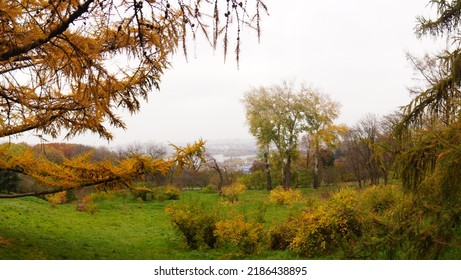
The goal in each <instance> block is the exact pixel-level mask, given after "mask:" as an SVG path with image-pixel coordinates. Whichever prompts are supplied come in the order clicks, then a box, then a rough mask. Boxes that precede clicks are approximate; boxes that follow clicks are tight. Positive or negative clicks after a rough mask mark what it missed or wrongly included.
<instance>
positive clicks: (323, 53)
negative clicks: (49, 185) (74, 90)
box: [25, 0, 435, 146]
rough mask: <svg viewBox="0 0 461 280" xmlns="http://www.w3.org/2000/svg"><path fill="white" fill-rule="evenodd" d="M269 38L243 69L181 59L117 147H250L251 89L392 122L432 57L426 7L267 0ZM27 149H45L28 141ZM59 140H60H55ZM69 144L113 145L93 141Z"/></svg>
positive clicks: (394, 1) (366, 0)
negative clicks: (315, 98) (237, 142)
mask: <svg viewBox="0 0 461 280" xmlns="http://www.w3.org/2000/svg"><path fill="white" fill-rule="evenodd" d="M265 3H266V4H267V6H268V8H269V14H270V15H269V16H267V17H264V18H263V22H262V23H261V24H262V32H263V33H262V37H261V42H260V43H259V44H258V42H257V37H256V34H255V33H251V32H249V33H245V34H244V37H243V38H242V44H243V45H242V52H241V62H240V68H239V69H237V66H236V63H235V60H234V57H233V54H234V52H233V51H232V50H231V51H229V53H230V55H229V57H228V59H227V62H226V63H225V64H224V63H223V55H222V49H218V50H217V51H215V52H213V50H212V49H211V47H208V46H205V44H202V43H201V42H198V43H197V44H196V47H194V44H192V45H191V48H190V50H189V52H190V56H189V61H188V62H186V60H185V58H184V57H183V56H182V55H180V54H179V53H178V55H177V56H176V57H175V58H174V59H173V64H172V68H171V69H169V70H166V71H165V75H164V76H163V78H162V82H161V92H153V93H152V94H151V96H150V98H149V102H148V103H147V104H144V105H143V107H142V108H141V112H139V113H138V114H137V115H134V116H130V115H127V116H125V118H124V119H125V121H126V123H127V127H128V129H127V130H125V131H123V130H116V129H113V130H112V131H113V132H114V133H115V139H114V141H113V142H111V143H110V144H111V145H115V146H117V145H121V144H127V143H132V142H150V141H155V142H173V143H178V142H184V141H189V142H190V141H193V140H196V139H198V138H203V139H205V140H216V139H229V138H230V139H234V138H251V135H250V134H249V133H248V127H247V126H246V124H245V114H244V109H243V105H242V103H241V100H242V98H243V94H244V92H245V91H247V90H249V89H250V88H251V87H252V86H256V87H257V86H271V85H273V84H276V83H280V82H281V81H283V80H291V81H296V82H299V83H301V82H303V83H306V84H309V85H312V86H313V87H315V88H317V89H319V90H320V91H321V92H323V93H326V94H328V95H330V97H331V98H332V99H334V100H336V101H338V102H340V103H341V104H342V109H341V116H340V118H339V119H338V120H337V123H344V124H350V125H352V124H354V123H355V122H356V121H357V120H359V119H360V118H361V117H363V116H364V115H365V114H367V113H376V114H379V115H382V114H387V113H390V112H392V111H393V110H395V109H397V108H398V107H399V106H401V105H405V104H407V103H408V102H409V100H410V97H409V94H408V90H407V88H408V87H409V86H411V85H412V84H414V82H413V81H412V77H413V70H412V68H411V66H410V64H409V63H408V61H407V60H406V59H405V54H406V52H411V53H416V54H422V53H423V52H424V50H430V49H431V48H432V49H433V47H432V46H433V45H434V44H435V42H434V40H433V39H423V40H421V39H417V38H416V36H415V34H414V27H415V24H416V16H418V15H421V14H427V13H428V11H429V7H427V3H428V0H404V1H402V0H388V1H374V0H347V1H345V0H329V1H318V0H289V1H288V0H285V1H280V0H266V1H265ZM25 140H26V141H28V142H37V141H38V139H35V138H34V137H33V136H32V135H25ZM55 141H62V139H56V140H55ZM71 142H77V143H84V144H89V145H96V146H97V145H107V141H104V140H102V139H98V138H97V136H94V135H84V136H82V137H77V138H74V139H73V140H72V141H71Z"/></svg>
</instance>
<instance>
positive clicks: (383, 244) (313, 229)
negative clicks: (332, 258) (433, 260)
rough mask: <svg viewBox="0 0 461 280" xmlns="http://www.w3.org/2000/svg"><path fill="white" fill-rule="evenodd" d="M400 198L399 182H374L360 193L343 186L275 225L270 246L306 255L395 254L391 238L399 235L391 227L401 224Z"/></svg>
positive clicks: (271, 230)
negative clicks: (399, 214) (384, 184)
mask: <svg viewBox="0 0 461 280" xmlns="http://www.w3.org/2000/svg"><path fill="white" fill-rule="evenodd" d="M402 199H403V194H402V191H401V190H400V189H399V188H397V187H395V186H387V187H378V186H374V187H370V188H367V189H366V190H364V191H362V192H359V191H357V190H353V189H350V188H344V189H341V190H339V191H337V192H335V193H334V194H333V195H332V196H331V197H330V198H329V199H328V200H326V201H324V202H322V203H318V204H316V205H314V206H313V207H311V208H309V209H307V210H305V211H304V212H302V213H301V214H297V215H292V216H291V217H289V218H288V219H287V220H286V221H285V222H283V223H279V224H274V225H273V226H271V228H270V229H269V231H268V232H269V247H270V248H271V249H276V250H284V249H287V248H289V249H291V250H293V251H294V252H295V253H297V254H298V255H300V256H302V257H321V256H326V255H332V254H333V255H335V254H336V255H337V254H339V255H340V256H342V257H343V258H348V259H354V258H395V257H397V256H396V255H395V254H394V255H392V253H395V245H396V243H395V242H391V241H392V240H393V238H395V237H396V235H392V234H393V229H395V228H397V227H398V225H399V224H400V223H399V221H400V220H399V219H398V218H399V216H398V215H396V213H397V211H398V209H399V208H398V207H399V205H401V203H402ZM394 234H395V233H394ZM378 248H379V249H378Z"/></svg>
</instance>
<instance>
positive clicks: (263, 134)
mask: <svg viewBox="0 0 461 280" xmlns="http://www.w3.org/2000/svg"><path fill="white" fill-rule="evenodd" d="M243 103H244V105H245V110H246V120H247V123H248V126H249V129H250V132H251V134H253V135H254V136H255V137H256V140H257V143H258V145H259V146H260V148H261V149H263V150H267V149H268V147H269V146H270V145H274V146H275V148H276V150H277V153H278V156H279V159H280V161H281V163H282V170H283V172H282V177H283V184H284V186H285V187H286V188H288V187H290V179H291V163H292V159H293V157H295V156H296V153H297V147H298V140H299V137H300V135H301V133H304V132H307V133H312V135H315V139H316V141H317V143H319V144H318V145H320V142H321V141H322V140H326V138H328V137H329V136H331V135H330V134H329V133H327V130H328V128H329V127H330V128H331V126H332V125H333V123H332V122H333V120H334V119H335V118H336V117H337V115H338V109H339V105H338V104H337V103H335V102H333V101H331V100H330V99H329V97H328V96H326V95H322V94H320V93H318V92H317V91H315V90H314V89H312V88H309V87H307V86H304V85H303V86H301V87H300V88H299V89H295V86H294V84H293V83H289V82H283V83H282V84H280V85H274V86H272V87H259V88H253V89H251V90H250V91H248V92H247V93H246V94H245V97H244V100H243ZM327 136H328V137H327Z"/></svg>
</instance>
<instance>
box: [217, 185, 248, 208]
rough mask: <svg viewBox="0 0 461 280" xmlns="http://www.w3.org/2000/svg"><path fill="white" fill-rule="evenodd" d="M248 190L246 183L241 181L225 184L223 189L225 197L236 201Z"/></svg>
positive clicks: (222, 192) (232, 201)
mask: <svg viewBox="0 0 461 280" xmlns="http://www.w3.org/2000/svg"><path fill="white" fill-rule="evenodd" d="M245 191H246V187H245V185H243V184H241V183H233V184H232V185H229V186H225V187H223V188H222V190H221V194H222V196H223V197H225V198H226V199H228V200H229V202H231V203H234V202H236V201H238V198H239V196H240V195H241V194H242V193H244V192H245Z"/></svg>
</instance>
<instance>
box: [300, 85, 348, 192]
mask: <svg viewBox="0 0 461 280" xmlns="http://www.w3.org/2000/svg"><path fill="white" fill-rule="evenodd" d="M309 100H310V110H311V112H312V117H311V118H310V121H309V123H308V124H309V125H308V126H306V129H305V130H306V133H307V135H309V137H308V138H309V140H310V145H309V147H310V149H309V151H310V152H311V153H312V158H313V161H314V164H313V169H314V184H313V186H314V188H315V189H316V188H318V187H319V185H320V182H319V154H320V151H321V149H325V148H333V147H336V145H337V144H338V143H339V135H340V134H341V133H343V132H344V131H345V130H346V127H345V126H343V125H335V124H334V123H333V122H334V120H335V119H336V118H338V116H339V108H340V104H339V103H337V102H335V101H333V100H331V99H330V98H329V96H328V95H324V94H320V93H315V92H311V93H310V95H309Z"/></svg>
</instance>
